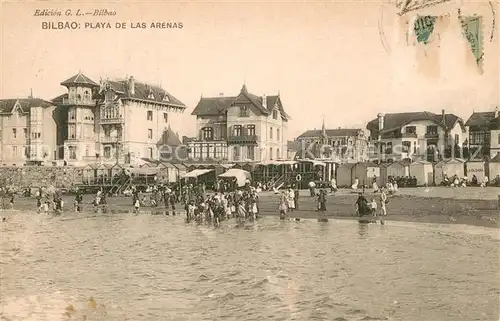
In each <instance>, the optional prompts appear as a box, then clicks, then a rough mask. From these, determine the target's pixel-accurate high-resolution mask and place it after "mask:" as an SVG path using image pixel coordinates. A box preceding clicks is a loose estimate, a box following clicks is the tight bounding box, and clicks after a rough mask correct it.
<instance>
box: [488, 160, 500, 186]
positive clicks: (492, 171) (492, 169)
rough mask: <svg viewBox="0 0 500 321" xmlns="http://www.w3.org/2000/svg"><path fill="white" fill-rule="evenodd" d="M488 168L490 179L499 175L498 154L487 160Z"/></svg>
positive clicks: (499, 163) (499, 162)
mask: <svg viewBox="0 0 500 321" xmlns="http://www.w3.org/2000/svg"><path fill="white" fill-rule="evenodd" d="M488 170H489V171H488V175H489V179H490V181H493V180H494V179H495V178H496V177H497V176H500V154H497V155H496V156H495V157H493V158H492V159H491V160H490V161H489V163H488Z"/></svg>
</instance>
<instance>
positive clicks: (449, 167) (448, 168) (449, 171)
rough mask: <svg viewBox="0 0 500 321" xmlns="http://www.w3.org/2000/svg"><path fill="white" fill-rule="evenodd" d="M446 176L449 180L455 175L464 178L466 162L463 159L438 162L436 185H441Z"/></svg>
mask: <svg viewBox="0 0 500 321" xmlns="http://www.w3.org/2000/svg"><path fill="white" fill-rule="evenodd" d="M444 175H446V176H448V178H449V179H451V178H452V177H453V176H455V175H457V176H458V177H460V178H463V177H464V175H465V160H463V159H461V158H452V159H448V160H442V161H440V162H437V163H436V164H435V165H434V183H435V184H436V185H439V184H441V182H442V181H443V178H444Z"/></svg>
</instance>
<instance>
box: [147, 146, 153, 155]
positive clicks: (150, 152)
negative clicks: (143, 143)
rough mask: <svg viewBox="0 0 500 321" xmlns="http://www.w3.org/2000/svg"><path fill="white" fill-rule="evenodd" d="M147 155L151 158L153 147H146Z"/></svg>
mask: <svg viewBox="0 0 500 321" xmlns="http://www.w3.org/2000/svg"><path fill="white" fill-rule="evenodd" d="M148 157H149V158H153V148H151V147H149V148H148Z"/></svg>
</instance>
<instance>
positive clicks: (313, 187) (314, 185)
mask: <svg viewBox="0 0 500 321" xmlns="http://www.w3.org/2000/svg"><path fill="white" fill-rule="evenodd" d="M308 186H309V192H310V193H311V197H315V196H316V191H315V190H314V189H315V188H316V183H314V181H310V182H309V184H308Z"/></svg>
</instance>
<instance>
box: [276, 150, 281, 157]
mask: <svg viewBox="0 0 500 321" xmlns="http://www.w3.org/2000/svg"><path fill="white" fill-rule="evenodd" d="M280 158H281V154H280V149H279V148H276V159H280Z"/></svg>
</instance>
